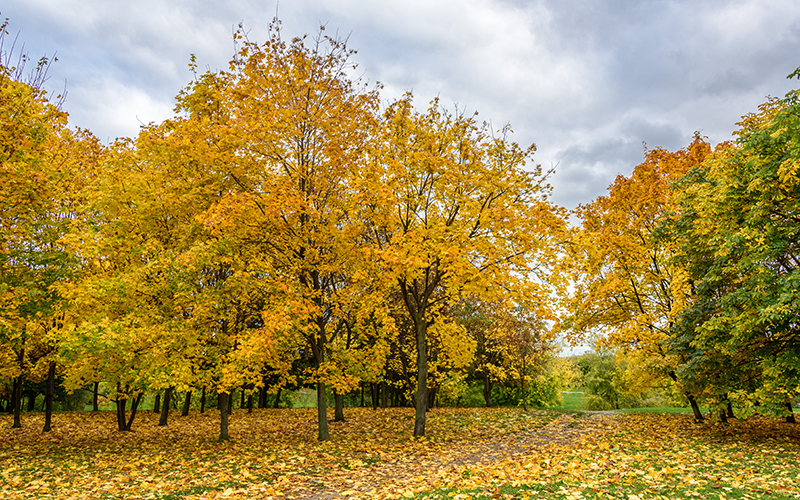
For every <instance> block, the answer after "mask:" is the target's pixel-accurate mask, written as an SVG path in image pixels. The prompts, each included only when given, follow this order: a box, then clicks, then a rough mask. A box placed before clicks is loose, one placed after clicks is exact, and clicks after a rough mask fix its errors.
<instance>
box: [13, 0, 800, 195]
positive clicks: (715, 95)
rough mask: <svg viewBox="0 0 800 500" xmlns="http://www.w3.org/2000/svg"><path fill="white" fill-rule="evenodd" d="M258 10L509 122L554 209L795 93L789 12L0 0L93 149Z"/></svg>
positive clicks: (696, 4) (168, 96)
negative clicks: (549, 181) (92, 138)
mask: <svg viewBox="0 0 800 500" xmlns="http://www.w3.org/2000/svg"><path fill="white" fill-rule="evenodd" d="M276 8H277V13H278V15H279V16H280V18H281V19H282V20H283V26H284V31H283V33H284V35H285V36H286V37H287V38H291V37H292V36H295V35H302V34H304V33H314V32H315V31H316V30H317V28H318V26H319V24H320V23H323V24H326V25H327V32H328V33H331V32H336V31H337V30H338V32H339V34H340V35H342V36H349V43H348V45H349V47H350V48H353V49H356V50H357V51H358V54H357V55H356V56H355V59H354V60H355V62H357V63H358V64H359V71H360V73H361V74H362V75H363V78H364V79H366V80H367V81H369V82H371V83H373V82H381V83H382V84H384V85H385V92H384V96H385V99H387V100H389V99H393V98H396V97H398V96H400V95H401V94H402V93H403V92H404V91H407V90H413V92H414V94H415V97H416V102H417V105H418V106H424V105H425V104H426V103H427V102H428V101H429V100H430V99H431V98H433V97H435V96H439V97H440V99H441V100H442V102H443V103H445V104H449V105H451V106H452V105H455V104H457V105H458V106H459V107H460V108H466V109H467V110H468V111H478V112H479V113H480V114H479V117H480V118H482V119H483V120H491V122H492V123H493V124H494V125H495V127H496V128H499V127H500V126H502V125H503V124H505V123H511V125H512V127H513V129H514V131H515V134H514V136H513V139H514V140H515V141H517V142H519V143H521V144H523V145H528V144H530V143H532V142H533V143H536V145H537V147H538V152H537V154H536V156H535V161H536V162H537V163H541V164H542V165H544V166H546V167H548V166H551V165H557V166H558V167H557V173H556V174H555V176H554V178H553V185H554V188H555V190H554V196H553V198H554V201H555V202H557V203H558V204H560V205H563V206H566V207H567V208H573V207H575V206H576V205H577V204H578V203H586V202H589V201H591V200H592V199H594V198H595V197H596V196H598V195H600V194H603V193H604V192H605V190H606V188H607V186H608V185H609V184H610V183H611V182H612V181H613V179H614V177H615V176H616V175H618V174H626V175H627V174H629V173H630V172H631V170H632V169H633V167H634V166H635V165H636V164H638V163H640V162H641V160H642V155H643V146H642V143H643V142H645V143H647V146H648V147H649V148H654V147H664V148H667V149H670V150H675V149H679V148H681V147H684V146H686V145H687V144H688V143H689V142H690V140H691V137H692V134H693V133H694V132H695V131H700V132H701V133H702V134H703V135H705V136H707V137H708V138H709V139H710V140H711V142H712V143H714V144H716V143H718V142H721V141H724V140H728V139H730V138H731V133H732V132H733V131H734V129H735V123H736V122H737V121H738V120H739V118H740V117H741V115H743V114H745V113H748V112H752V111H755V110H756V107H757V106H758V104H759V103H761V102H763V101H764V100H765V97H766V96H767V95H773V96H783V95H784V94H785V93H786V92H787V91H788V90H790V89H791V88H794V87H798V86H800V82H798V81H797V80H793V81H789V80H786V78H785V77H786V75H788V74H789V73H791V72H792V71H793V70H794V69H795V68H797V67H798V66H800V2H798V1H797V0H744V1H728V2H725V1H703V0H691V1H682V0H675V1H650V0H637V1H623V0H616V1H615V0H542V1H515V0H483V1H479V0H405V1H402V2H400V1H396V0H395V1H377V0H370V1H367V0H361V1H356V0H284V1H283V2H281V3H280V5H279V6H278V5H277V3H276V2H275V0H260V1H229V2H222V1H212V0H186V1H167V0H137V1H135V2H130V1H126V2H123V1H110V0H108V1H100V0H3V2H2V6H0V14H2V17H7V18H9V20H10V26H9V31H10V35H11V36H10V37H7V38H11V39H13V37H14V35H16V34H17V32H19V41H18V43H24V44H25V50H26V52H28V53H29V54H30V55H31V56H34V57H39V56H41V55H44V54H47V55H52V54H53V53H54V52H57V56H58V59H59V60H58V62H57V63H56V64H55V65H54V66H53V67H52V69H51V71H50V76H51V79H50V80H49V82H48V85H47V86H48V88H50V89H54V90H60V89H61V88H62V87H63V85H64V81H66V87H67V91H68V97H67V101H66V104H65V106H64V108H65V110H66V111H68V112H69V113H70V121H71V123H72V124H73V125H77V126H81V127H84V128H88V129H89V130H91V131H92V132H94V133H95V134H96V135H97V136H98V137H100V138H101V140H103V141H104V142H108V141H109V140H113V139H114V138H115V137H118V136H129V137H130V136H135V135H136V134H137V131H138V128H139V126H140V124H142V123H149V122H153V121H155V122H159V121H161V120H163V119H165V118H168V117H169V116H171V115H172V108H173V99H174V96H175V95H176V94H177V92H178V91H179V90H180V89H181V88H182V87H183V86H185V85H186V84H187V83H188V82H189V81H190V78H191V74H190V73H189V70H188V62H189V56H190V54H192V53H194V54H196V55H197V60H198V63H199V65H200V67H201V68H210V69H212V70H215V69H225V68H226V67H227V62H228V60H229V59H230V56H231V54H232V51H233V44H232V42H231V33H232V31H233V29H234V28H235V26H237V25H238V24H239V23H240V22H243V23H244V26H245V28H246V29H248V30H250V38H251V39H254V40H258V41H262V40H264V39H265V34H266V31H267V26H268V24H269V22H270V20H271V19H272V18H273V17H274V16H275V14H276ZM6 49H8V40H7V43H6Z"/></svg>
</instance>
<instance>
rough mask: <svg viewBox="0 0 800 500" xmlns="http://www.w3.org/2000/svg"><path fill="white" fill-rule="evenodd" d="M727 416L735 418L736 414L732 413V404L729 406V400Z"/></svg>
mask: <svg viewBox="0 0 800 500" xmlns="http://www.w3.org/2000/svg"><path fill="white" fill-rule="evenodd" d="M728 418H736V415H734V413H733V406H731V402H730V401H728Z"/></svg>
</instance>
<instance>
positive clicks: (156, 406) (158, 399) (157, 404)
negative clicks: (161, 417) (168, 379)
mask: <svg viewBox="0 0 800 500" xmlns="http://www.w3.org/2000/svg"><path fill="white" fill-rule="evenodd" d="M153 413H161V393H160V392H159V393H158V394H156V400H155V402H153Z"/></svg>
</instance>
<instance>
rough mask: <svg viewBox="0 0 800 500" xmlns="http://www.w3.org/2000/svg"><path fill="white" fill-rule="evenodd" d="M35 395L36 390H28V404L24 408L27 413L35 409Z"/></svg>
mask: <svg viewBox="0 0 800 500" xmlns="http://www.w3.org/2000/svg"><path fill="white" fill-rule="evenodd" d="M36 396H38V394H37V393H36V391H30V392H28V406H27V407H26V408H25V411H27V412H28V413H30V412H32V411H35V410H36Z"/></svg>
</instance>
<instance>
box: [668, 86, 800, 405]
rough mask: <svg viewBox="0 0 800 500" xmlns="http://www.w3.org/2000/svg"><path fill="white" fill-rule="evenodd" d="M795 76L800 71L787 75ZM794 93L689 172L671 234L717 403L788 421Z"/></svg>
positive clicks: (687, 326)
mask: <svg viewBox="0 0 800 500" xmlns="http://www.w3.org/2000/svg"><path fill="white" fill-rule="evenodd" d="M798 75H800V70H798V71H796V72H795V73H793V74H792V75H790V76H795V77H796V76H798ZM799 97H800V92H799V91H798V90H793V91H791V92H789V93H788V94H787V95H786V96H785V97H784V98H783V99H771V100H769V101H767V102H766V103H764V104H763V105H761V106H760V107H759V110H758V111H757V112H755V113H752V114H749V115H746V116H745V117H744V119H743V120H742V122H741V123H739V126H740V128H739V130H737V131H736V133H735V134H736V135H737V139H736V141H735V143H734V144H733V145H731V146H730V147H728V148H726V149H724V150H723V151H721V152H720V153H719V154H717V155H715V156H714V157H713V158H710V159H709V160H708V161H706V163H705V165H704V166H703V168H695V169H693V170H692V171H690V172H689V173H688V174H687V176H686V178H685V179H684V180H683V181H682V182H681V183H680V185H679V188H678V190H677V192H678V193H679V194H678V200H679V201H680V204H681V205H680V206H681V212H680V213H681V216H680V217H679V218H678V219H676V220H675V221H674V222H673V223H672V224H671V225H670V226H669V229H670V231H671V232H670V235H671V241H672V242H673V243H674V244H675V245H676V246H677V247H678V249H679V253H678V255H677V258H678V259H679V260H680V262H682V263H683V265H685V266H686V267H687V269H688V270H689V274H690V277H691V280H692V285H693V295H692V301H691V304H690V307H687V309H686V311H685V313H684V314H683V315H682V317H681V321H680V322H679V324H678V325H677V326H678V327H679V330H680V332H681V333H682V334H683V337H682V339H681V340H682V341H681V342H680V343H679V344H678V347H681V348H683V349H685V350H690V351H691V352H692V354H693V360H694V364H695V366H696V367H697V370H696V371H697V372H698V373H699V376H694V375H695V373H691V372H690V373H687V374H686V377H687V378H688V379H690V380H692V381H693V382H694V383H696V384H704V385H706V386H707V387H708V390H709V391H710V393H711V394H713V395H714V396H715V398H716V400H717V401H719V402H720V403H722V401H721V399H722V398H723V397H730V398H731V399H732V400H734V401H735V402H736V403H737V405H738V406H740V407H741V408H743V409H746V410H748V411H751V412H752V411H760V412H764V413H769V414H773V415H789V416H790V417H791V414H792V412H791V401H792V398H793V397H794V396H795V395H796V394H797V387H798V382H799V381H800V378H798V377H800V372H798V370H797V366H798V365H797V361H798V359H797V348H798V338H800V337H798V324H797V316H798V303H799V302H800V301H799V299H798V297H799V296H798V286H797V283H798V277H799V276H800V251H798V234H799V232H800V229H799V228H800V224H798V222H800V220H799V219H798V216H797V214H798V209H799V208H800V207H798V203H799V202H798V200H800V181H799V179H800V176H798V165H800V161H799V160H798V159H799V158H800V120H798V110H800V103H799V102H798V98H799Z"/></svg>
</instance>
